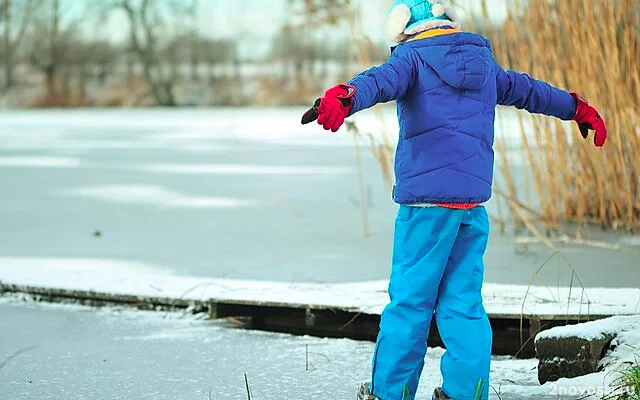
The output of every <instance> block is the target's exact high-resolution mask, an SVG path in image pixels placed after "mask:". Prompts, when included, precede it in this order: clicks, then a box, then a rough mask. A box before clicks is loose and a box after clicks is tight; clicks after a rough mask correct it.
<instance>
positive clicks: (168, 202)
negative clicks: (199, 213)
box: [58, 185, 252, 208]
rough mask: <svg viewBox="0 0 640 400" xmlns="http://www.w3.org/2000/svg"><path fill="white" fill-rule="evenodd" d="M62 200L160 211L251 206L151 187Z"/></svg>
mask: <svg viewBox="0 0 640 400" xmlns="http://www.w3.org/2000/svg"><path fill="white" fill-rule="evenodd" d="M58 194H59V195H62V196H72V197H86V198H91V199H97V200H102V201H108V202H113V203H123V204H142V205H152V206H161V207H190V208H231V207H240V206H247V205H250V204H251V203H252V202H251V201H248V200H240V199H231V198H223V197H199V196H190V195H187V194H184V193H179V192H176V191H172V190H169V189H167V188H164V187H161V186H152V185H102V186H89V187H81V188H77V189H70V190H64V191H61V192H59V193H58Z"/></svg>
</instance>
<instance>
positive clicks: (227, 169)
mask: <svg viewBox="0 0 640 400" xmlns="http://www.w3.org/2000/svg"><path fill="white" fill-rule="evenodd" d="M140 169H141V170H143V171H151V172H161V173H176V174H233V175H316V174H317V175H341V174H346V173H349V172H350V171H352V168H347V167H325V166H311V165H246V164H244V165H242V164H149V165H141V166H140Z"/></svg>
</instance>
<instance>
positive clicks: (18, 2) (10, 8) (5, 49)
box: [0, 0, 41, 90]
mask: <svg viewBox="0 0 640 400" xmlns="http://www.w3.org/2000/svg"><path fill="white" fill-rule="evenodd" d="M40 3H41V1H40V0H2V1H1V2H0V25H2V64H3V65H4V90H8V89H9V88H11V87H12V86H13V82H14V78H13V71H14V67H15V60H16V53H17V49H18V46H19V45H20V43H21V42H22V39H23V37H24V35H25V32H26V31H27V27H28V25H29V22H30V21H31V18H32V16H33V12H34V10H35V9H36V8H37V7H38V5H39V4H40Z"/></svg>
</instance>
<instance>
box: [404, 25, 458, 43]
mask: <svg viewBox="0 0 640 400" xmlns="http://www.w3.org/2000/svg"><path fill="white" fill-rule="evenodd" d="M460 32H461V30H460V29H457V28H437V29H429V30H428V31H425V32H422V33H418V34H417V35H415V36H413V37H410V38H408V39H407V40H406V41H405V42H413V41H414V40H420V39H427V38H431V37H435V36H442V35H451V34H452V33H460Z"/></svg>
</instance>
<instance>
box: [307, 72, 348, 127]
mask: <svg viewBox="0 0 640 400" xmlns="http://www.w3.org/2000/svg"><path fill="white" fill-rule="evenodd" d="M355 93H356V88H355V86H352V85H346V84H340V85H337V86H334V87H332V88H331V89H329V90H327V91H326V92H325V94H324V97H322V98H320V99H318V100H316V103H315V105H314V106H313V107H312V108H311V109H309V111H307V112H306V113H305V114H304V116H303V117H302V123H303V124H308V123H309V122H312V121H313V120H315V119H318V124H320V125H322V127H323V128H324V129H326V130H331V131H332V132H337V131H338V129H340V127H341V126H342V124H343V123H344V119H345V118H346V117H347V115H349V112H350V111H351V105H352V104H353V95H354V94H355Z"/></svg>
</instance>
